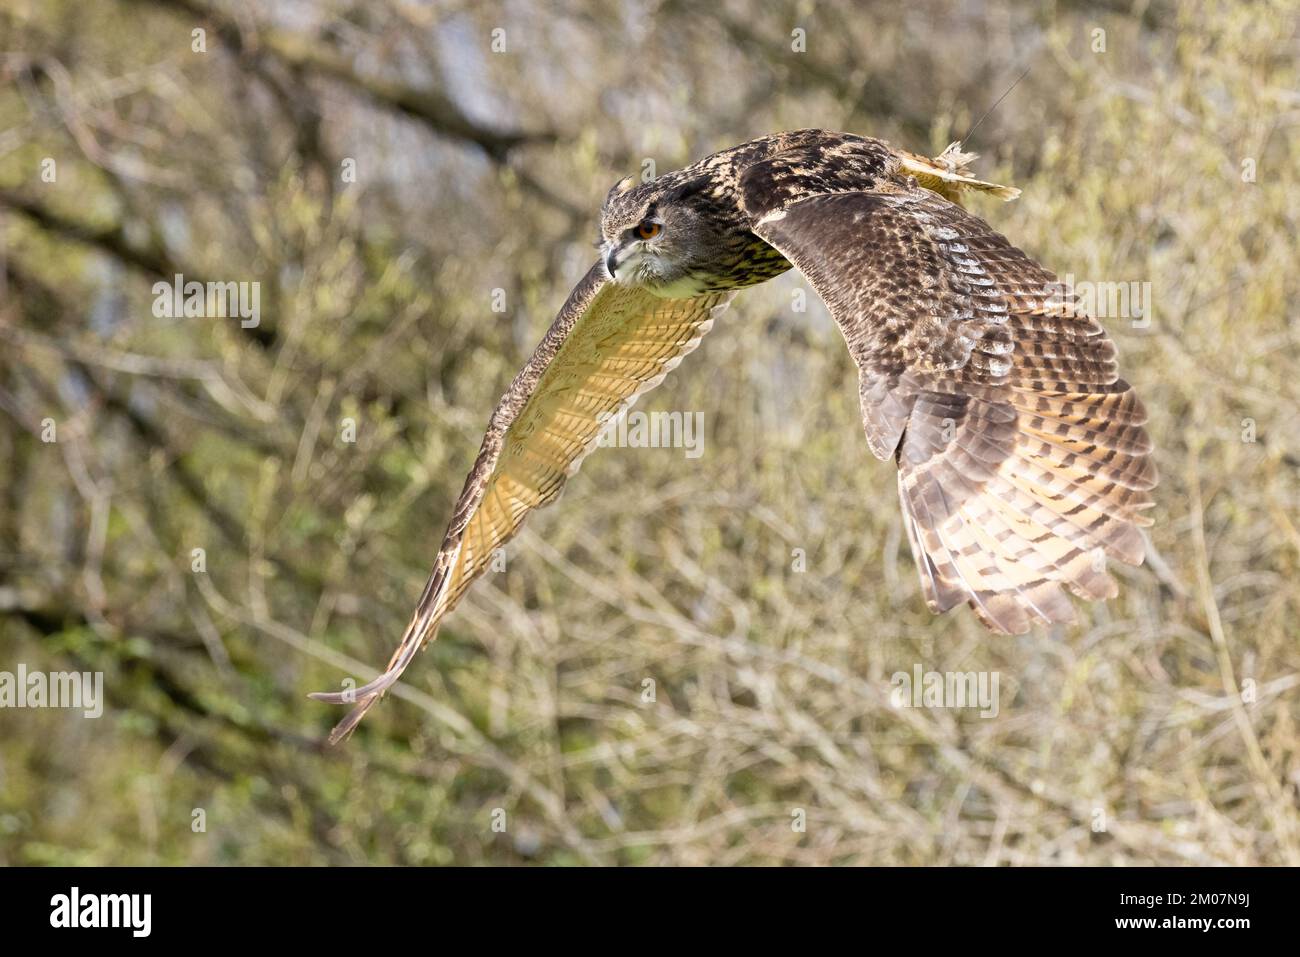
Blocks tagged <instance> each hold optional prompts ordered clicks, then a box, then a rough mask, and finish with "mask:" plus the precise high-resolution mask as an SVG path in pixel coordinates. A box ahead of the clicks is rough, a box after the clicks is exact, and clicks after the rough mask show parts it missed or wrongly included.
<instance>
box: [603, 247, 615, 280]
mask: <svg viewBox="0 0 1300 957" xmlns="http://www.w3.org/2000/svg"><path fill="white" fill-rule="evenodd" d="M617 269H618V250H617V249H615V248H614V247H613V246H610V247H609V250H608V252H606V253H605V272H607V273H609V278H610V279H615V278H617V277H616V276H615V275H614V273H615V271H616V270H617Z"/></svg>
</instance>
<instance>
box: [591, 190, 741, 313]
mask: <svg viewBox="0 0 1300 957" xmlns="http://www.w3.org/2000/svg"><path fill="white" fill-rule="evenodd" d="M699 185H700V184H697V183H689V182H687V183H683V182H681V181H679V180H677V179H676V177H674V176H672V175H671V174H669V175H668V176H664V177H661V178H659V179H655V180H651V181H650V182H648V183H638V182H637V181H636V180H635V179H634V178H633V177H630V176H629V177H627V178H626V179H622V180H619V181H618V182H617V183H615V184H614V187H613V188H612V189H611V190H610V191H609V195H608V196H606V197H605V205H604V206H603V207H601V213H600V239H599V241H598V245H599V247H600V252H601V258H602V260H604V263H605V269H606V271H608V273H609V275H610V278H612V279H613V280H614V281H615V282H618V283H623V284H627V285H639V286H645V287H646V288H647V289H649V290H650V291H651V292H653V293H655V294H656V295H660V296H667V297H673V298H685V297H689V296H695V295H698V294H699V293H700V292H701V291H702V290H703V288H704V287H705V285H706V280H707V278H708V276H710V275H711V274H713V273H715V272H716V269H715V268H711V267H716V265H717V263H716V262H715V260H717V259H718V257H719V254H720V252H721V251H722V250H724V249H725V248H726V247H727V244H726V243H725V242H724V241H723V237H722V236H721V235H720V234H719V222H720V221H725V219H726V218H724V217H719V216H718V215H717V211H716V209H714V210H713V211H712V213H710V209H709V208H708V207H709V206H710V204H712V205H714V206H716V200H712V199H711V197H709V195H708V194H707V193H706V192H705V191H704V190H702V189H700V188H699Z"/></svg>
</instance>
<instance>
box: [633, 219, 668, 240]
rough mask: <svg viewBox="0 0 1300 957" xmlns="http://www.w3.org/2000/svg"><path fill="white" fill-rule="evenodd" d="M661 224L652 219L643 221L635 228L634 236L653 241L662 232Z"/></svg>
mask: <svg viewBox="0 0 1300 957" xmlns="http://www.w3.org/2000/svg"><path fill="white" fill-rule="evenodd" d="M663 229H664V227H663V224H661V223H656V222H655V221H654V220H652V219H647V220H643V221H642V222H641V224H640V225H639V226H637V228H636V234H637V235H638V236H640V237H641V238H642V239H654V238H655V237H656V236H658V235H659V234H660V233H661V232H663Z"/></svg>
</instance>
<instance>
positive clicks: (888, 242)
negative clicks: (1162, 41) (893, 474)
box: [313, 130, 1156, 740]
mask: <svg viewBox="0 0 1300 957" xmlns="http://www.w3.org/2000/svg"><path fill="white" fill-rule="evenodd" d="M973 159H974V156H973V155H972V154H967V153H963V152H961V149H960V145H959V144H953V145H952V146H950V147H949V148H948V149H947V150H945V151H944V153H942V154H941V155H940V156H938V157H935V158H934V159H932V160H931V159H925V158H924V157H920V156H917V155H915V154H912V153H908V152H906V151H903V150H898V149H895V148H894V147H891V146H890V145H889V144H887V143H885V142H883V141H881V140H876V139H870V138H867V137H860V136H853V135H850V134H845V133H833V132H828V131H825V130H800V131H797V132H792V133H779V134H775V135H773V136H766V137H762V138H760V139H757V140H753V141H751V142H749V143H744V144H742V145H740V146H737V147H734V148H732V149H729V150H724V151H723V152H720V153H715V154H714V155H712V156H709V157H707V158H705V159H703V160H701V161H700V162H698V163H696V164H695V165H693V166H690V167H687V168H686V169H683V170H678V171H676V172H673V173H668V174H666V175H664V176H662V177H660V178H658V179H655V180H652V181H651V182H648V183H643V184H636V183H633V182H631V181H629V180H623V181H621V182H620V183H618V184H617V185H616V186H615V187H614V188H613V189H612V190H610V193H609V195H608V197H607V198H606V201H605V205H604V207H603V208H602V211H601V245H602V259H601V262H599V263H597V264H596V265H595V266H593V267H592V269H591V270H590V271H589V272H588V273H587V275H586V276H585V277H584V278H583V280H582V281H581V282H580V283H579V284H578V286H577V288H575V289H574V291H573V293H572V294H571V295H570V296H569V299H568V301H567V302H566V303H565V305H564V307H563V308H562V309H561V310H560V313H559V315H558V316H557V318H556V320H555V322H554V323H553V324H552V326H551V328H550V330H549V331H548V332H547V334H546V336H545V338H544V339H543V340H542V342H541V344H540V345H539V346H538V347H537V350H536V351H535V352H534V354H533V356H532V357H531V358H530V359H529V361H528V364H527V365H526V366H525V367H524V369H523V370H522V371H521V372H520V373H519V375H518V376H516V378H515V380H514V382H513V383H511V385H510V388H509V389H508V390H507V392H506V394H505V396H504V397H503V398H502V400H501V403H500V405H498V407H497V409H496V411H495V412H494V413H493V415H492V420H491V422H490V423H489V427H488V432H487V435H486V436H485V438H484V440H483V446H482V449H481V451H480V453H479V456H478V459H477V461H476V462H475V464H474V468H473V470H472V471H471V473H470V475H469V477H468V479H467V480H466V482H465V487H464V490H463V491H462V493H461V497H460V500H459V501H458V502H457V504H456V508H455V511H454V513H453V517H452V520H451V523H450V525H449V527H448V530H447V534H446V536H445V538H444V540H443V545H442V548H441V550H440V551H439V553H438V556H437V559H436V560H435V563H434V569H433V573H432V575H431V576H430V578H429V582H428V584H427V585H426V586H425V590H424V594H423V595H422V596H421V599H420V603H419V606H418V608H417V610H416V612H415V615H414V616H413V617H412V619H411V622H410V624H409V625H408V627H407V629H406V633H405V635H404V636H403V638H402V641H401V642H400V644H399V646H398V648H397V651H396V652H395V653H394V655H393V657H392V659H391V660H390V662H389V666H388V668H387V670H386V671H385V672H384V674H383V675H381V676H380V677H379V678H377V679H375V680H374V681H372V682H371V683H369V684H368V685H366V686H364V687H362V688H359V689H357V690H356V691H355V692H351V693H343V694H320V695H314V696H313V697H316V698H319V699H321V700H325V701H332V702H337V703H343V702H348V703H355V705H356V707H355V708H354V709H353V711H352V712H351V713H350V714H349V715H348V717H347V718H345V719H344V721H343V722H341V723H340V724H339V725H338V727H337V728H335V730H334V733H333V734H332V736H331V740H338V739H339V738H340V737H342V736H345V735H346V734H348V733H349V732H350V731H351V730H352V729H353V728H354V727H355V726H356V724H357V722H358V721H360V719H361V717H362V716H363V715H364V714H365V712H366V711H367V709H369V708H370V706H371V705H373V704H374V702H375V701H377V700H378V698H379V696H380V695H382V694H383V692H384V691H385V690H386V689H387V688H389V687H390V686H391V685H392V684H393V683H394V682H395V681H396V680H397V679H398V677H399V676H400V675H401V673H402V671H403V670H404V669H405V668H406V666H407V665H408V664H409V663H410V661H411V659H412V657H414V655H415V652H417V651H418V650H419V649H420V648H421V647H423V645H424V644H425V643H426V642H427V641H429V639H431V638H432V637H433V636H434V634H435V633H436V631H437V627H438V623H439V622H440V621H441V620H442V617H443V616H444V615H445V614H446V613H447V612H448V611H450V610H451V608H452V607H453V606H454V605H455V604H456V602H457V601H458V600H459V598H460V597H461V595H462V594H463V592H464V590H465V588H467V587H468V586H469V584H470V583H471V582H473V580H474V579H475V578H476V577H477V576H478V575H479V574H481V572H482V571H483V569H484V568H485V567H486V564H487V562H488V560H489V559H490V557H491V554H492V552H493V550H494V549H495V548H498V547H500V546H501V545H502V544H504V543H505V542H507V541H508V540H509V539H510V538H511V537H512V536H513V535H514V534H515V533H516V532H517V531H518V529H519V526H520V525H521V524H522V522H523V520H524V519H525V518H526V516H527V515H528V513H529V512H530V511H531V510H532V509H534V508H538V507H541V506H544V505H546V504H549V503H550V502H552V501H554V500H555V498H556V497H557V496H558V495H559V493H560V490H561V488H562V486H563V483H564V481H565V480H566V479H567V477H568V476H569V475H571V474H573V472H574V471H576V469H577V467H578V465H579V463H580V462H581V460H582V458H583V457H584V456H585V455H586V454H587V452H588V451H590V449H591V448H592V447H593V446H594V444H595V443H596V441H597V439H598V437H599V432H600V429H601V426H602V423H603V422H604V421H605V417H606V416H608V415H609V414H611V413H613V414H616V413H617V412H619V411H621V410H622V409H625V408H626V407H627V406H628V405H630V404H631V403H632V402H633V401H635V399H636V397H637V396H638V395H640V394H641V393H643V392H645V391H647V390H649V389H651V388H653V387H654V386H655V385H657V384H658V383H659V382H660V381H661V380H662V379H663V377H664V376H665V375H666V374H667V372H668V371H669V370H671V369H672V368H673V367H674V366H675V365H676V364H677V363H678V362H679V361H680V360H681V358H682V356H684V355H685V354H686V353H687V352H689V351H690V350H691V349H693V348H694V347H695V345H696V344H698V342H699V340H700V337H701V336H703V335H704V333H705V332H707V331H708V329H709V327H710V326H711V325H712V321H713V316H714V315H715V314H716V313H717V312H718V311H719V310H721V309H723V308H725V306H726V303H727V301H728V299H729V298H730V296H731V295H732V294H733V291H734V290H736V289H739V288H742V287H744V286H749V285H753V284H755V283H758V282H762V281H764V280H766V279H770V278H772V277H773V276H776V275H779V274H780V273H781V272H784V271H785V270H786V269H788V268H790V267H791V266H792V265H793V266H794V267H795V268H798V269H799V270H800V271H801V272H802V273H803V274H804V276H805V277H806V278H807V279H808V281H809V282H810V283H811V284H812V286H813V288H814V289H815V290H816V291H817V293H818V294H819V295H820V296H821V297H822V299H823V300H824V301H825V302H826V305H827V307H828V308H829V309H830V311H831V314H832V316H833V317H834V319H835V321H836V323H837V324H838V326H839V328H840V330H841V332H842V333H843V334H844V339H845V341H846V343H847V344H848V347H849V352H850V354H851V355H852V357H853V359H854V361H855V363H856V364H857V366H858V370H859V374H860V399H861V406H862V416H863V423H864V427H865V431H866V437H867V444H868V446H869V447H870V449H871V451H872V452H873V453H874V454H875V455H876V456H877V457H878V458H880V459H890V458H892V459H893V460H894V461H895V462H896V464H897V468H898V491H899V499H900V503H901V506H902V510H903V521H904V524H905V526H906V528H907V533H908V537H909V540H910V542H911V546H912V553H913V555H914V557H915V558H916V563H917V568H918V571H919V573H920V577H921V585H922V590H923V592H924V594H925V598H926V602H927V603H928V605H929V606H930V608H931V609H932V610H933V611H936V612H941V611H946V610H948V609H949V608H952V607H953V606H954V605H957V604H960V603H962V602H965V603H968V604H969V605H970V606H971V608H972V609H974V611H975V614H976V615H977V616H978V618H979V620H980V621H981V622H983V623H984V624H985V625H986V626H988V627H989V628H990V629H992V630H994V631H997V632H1001V633H1022V632H1024V631H1026V630H1028V629H1029V627H1030V626H1031V625H1032V624H1034V623H1036V622H1041V623H1055V622H1068V621H1072V620H1073V617H1074V609H1073V606H1072V605H1071V603H1070V601H1069V599H1068V598H1067V597H1066V596H1065V595H1064V593H1063V592H1062V586H1064V587H1065V588H1066V589H1068V590H1069V591H1071V592H1073V593H1074V594H1075V595H1078V596H1080V597H1083V598H1087V599H1101V598H1108V597H1111V596H1112V595H1114V594H1115V591H1116V587H1115V583H1114V580H1113V579H1112V578H1111V577H1110V576H1109V575H1108V574H1107V573H1106V570H1105V560H1106V558H1107V557H1108V556H1109V557H1111V558H1115V559H1117V560H1119V561H1123V562H1127V563H1130V564H1138V563H1140V562H1141V561H1142V558H1143V544H1142V540H1141V536H1140V535H1139V533H1138V531H1137V527H1138V526H1141V525H1145V524H1149V519H1147V518H1146V517H1145V515H1144V514H1143V510H1144V509H1146V508H1147V507H1149V506H1150V505H1151V504H1152V499H1151V496H1150V494H1149V493H1150V490H1151V489H1152V488H1153V487H1154V485H1155V481H1156V475H1155V468H1154V465H1153V464H1152V461H1151V458H1150V456H1149V453H1150V451H1151V443H1150V440H1149V439H1148V438H1147V435H1146V433H1145V431H1144V430H1143V429H1142V424H1143V422H1145V420H1146V414H1145V412H1144V410H1143V409H1142V405H1141V403H1140V402H1139V401H1138V399H1137V397H1136V395H1135V394H1134V393H1133V390H1132V389H1131V388H1130V387H1129V385H1128V384H1127V383H1126V382H1124V381H1123V380H1122V379H1120V378H1119V377H1118V372H1117V368H1116V363H1115V349H1114V346H1113V345H1112V344H1111V342H1110V340H1109V339H1108V338H1107V337H1106V335H1105V333H1104V332H1103V331H1102V329H1101V327H1100V326H1099V325H1098V324H1097V323H1096V322H1095V321H1094V320H1093V319H1092V318H1090V317H1088V316H1086V315H1084V314H1082V312H1081V311H1080V309H1079V306H1078V303H1077V302H1076V301H1075V300H1074V299H1073V298H1072V297H1071V296H1070V295H1069V294H1068V292H1067V291H1065V290H1063V289H1061V288H1060V286H1059V284H1058V283H1057V281H1056V278H1055V276H1053V275H1052V274H1051V273H1050V272H1049V271H1047V270H1045V269H1043V268H1042V267H1041V266H1039V265H1038V264H1037V263H1035V262H1033V261H1032V260H1031V259H1029V257H1027V256H1026V255H1025V254H1024V253H1023V252H1021V251H1020V250H1018V249H1016V248H1015V247H1014V246H1012V245H1011V244H1010V243H1009V242H1008V241H1007V240H1006V239H1005V238H1004V237H1002V236H1001V235H999V234H998V233H996V232H994V231H993V230H992V229H990V228H989V226H988V225H987V224H985V223H984V222H983V221H982V220H980V219H978V218H977V217H975V216H972V215H970V214H969V213H967V212H965V211H964V210H963V209H962V208H961V207H960V206H959V205H957V204H956V202H955V201H956V200H959V199H960V198H961V196H962V194H963V193H965V192H971V191H974V192H985V193H989V194H991V195H996V196H1000V197H1002V198H1004V199H1012V198H1014V197H1015V196H1016V195H1017V193H1018V191H1017V190H1014V189H1011V188H1009V187H1004V186H998V185H996V184H993V183H986V182H983V181H980V180H977V179H975V178H973V177H972V176H971V175H970V173H969V171H968V168H967V167H968V164H969V162H970V161H971V160H973Z"/></svg>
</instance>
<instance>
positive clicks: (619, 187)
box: [605, 176, 636, 206]
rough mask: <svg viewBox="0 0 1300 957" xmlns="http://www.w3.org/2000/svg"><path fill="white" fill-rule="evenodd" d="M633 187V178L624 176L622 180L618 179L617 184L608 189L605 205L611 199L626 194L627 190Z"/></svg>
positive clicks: (634, 178)
mask: <svg viewBox="0 0 1300 957" xmlns="http://www.w3.org/2000/svg"><path fill="white" fill-rule="evenodd" d="M635 185H636V177H635V176H624V177H623V178H622V179H620V180H619V181H618V182H617V183H615V184H614V185H613V186H611V187H610V188H609V193H608V194H607V195H606V196H605V205H606V206H608V205H609V201H610V200H611V199H613V198H614V197H615V196H620V195H622V194H623V193H626V192H627V191H628V190H629V189H631V188H632V187H633V186H635Z"/></svg>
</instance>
